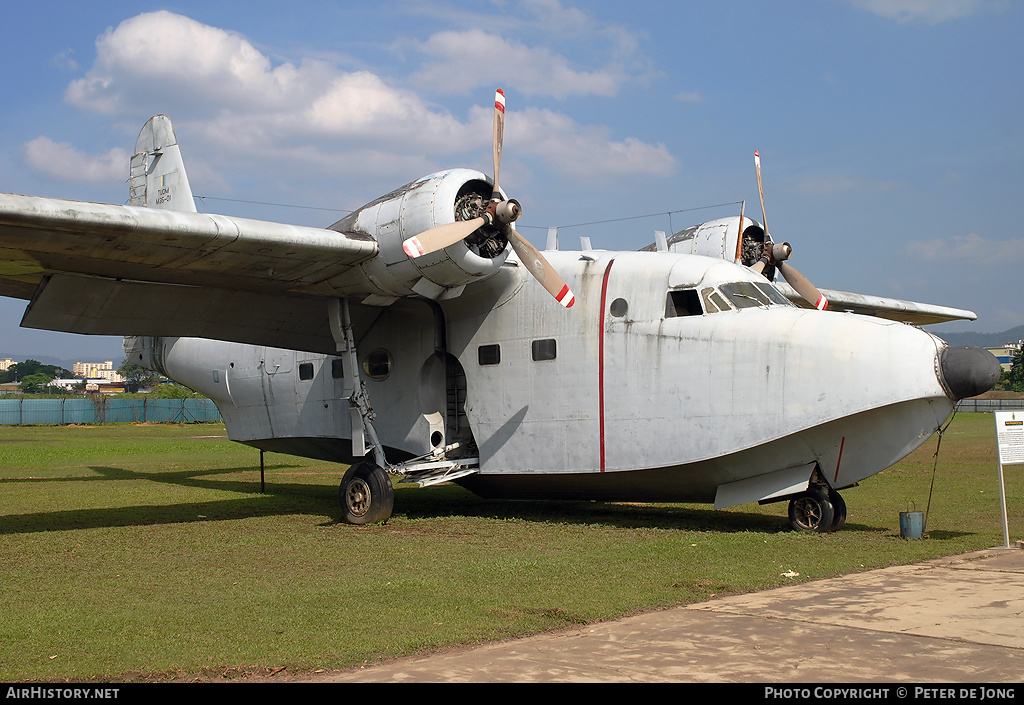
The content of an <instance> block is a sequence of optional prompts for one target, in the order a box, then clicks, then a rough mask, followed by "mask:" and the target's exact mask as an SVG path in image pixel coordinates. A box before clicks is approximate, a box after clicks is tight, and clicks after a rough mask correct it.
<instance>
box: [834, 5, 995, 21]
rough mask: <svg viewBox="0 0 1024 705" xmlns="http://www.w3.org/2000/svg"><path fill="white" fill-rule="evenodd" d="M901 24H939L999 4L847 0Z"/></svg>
mask: <svg viewBox="0 0 1024 705" xmlns="http://www.w3.org/2000/svg"><path fill="white" fill-rule="evenodd" d="M846 2H849V3H850V4H851V5H854V6H856V7H859V8H861V9H864V10H867V11H869V12H873V13H874V14H876V15H879V16H880V17H884V18H886V19H890V20H895V21H896V22H899V23H900V24H911V23H916V22H924V23H925V24H939V23H940V22H947V21H949V20H955V19H959V18H961V17H967V16H969V15H973V14H976V13H978V12H980V11H982V10H985V9H989V8H994V7H996V6H997V5H996V4H995V3H993V2H992V0H846Z"/></svg>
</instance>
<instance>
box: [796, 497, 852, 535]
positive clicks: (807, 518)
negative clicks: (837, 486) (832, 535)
mask: <svg viewBox="0 0 1024 705" xmlns="http://www.w3.org/2000/svg"><path fill="white" fill-rule="evenodd" d="M845 523H846V502H845V501H844V500H843V498H842V497H841V496H840V495H839V493H838V492H836V491H835V490H833V489H831V488H827V489H826V488H823V487H819V486H812V487H810V488H808V489H807V490H806V491H804V492H801V493H800V494H798V495H797V496H796V497H794V498H793V499H791V500H790V501H789V524H790V526H792V527H793V529H794V530H795V531H803V532H808V533H811V532H817V533H827V532H831V531H839V529H841V528H842V527H843V524H845Z"/></svg>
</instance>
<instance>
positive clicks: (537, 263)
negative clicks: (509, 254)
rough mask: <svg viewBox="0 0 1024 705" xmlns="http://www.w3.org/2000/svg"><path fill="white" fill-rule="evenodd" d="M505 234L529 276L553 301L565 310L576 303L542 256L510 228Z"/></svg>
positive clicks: (570, 292) (574, 298) (566, 285)
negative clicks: (535, 280) (531, 276)
mask: <svg viewBox="0 0 1024 705" xmlns="http://www.w3.org/2000/svg"><path fill="white" fill-rule="evenodd" d="M505 233H506V234H507V235H508V241H509V242H511V243H512V249H514V250H515V251H516V254H517V255H519V259H521V260H522V261H523V264H524V265H526V268H527V269H528V270H530V274H532V275H533V276H534V278H536V279H537V281H538V282H540V285H541V286H543V287H544V288H545V289H546V290H547V292H548V293H549V294H551V295H552V296H554V297H555V301H557V302H558V303H560V304H562V306H565V307H566V308H571V307H572V305H573V304H574V303H576V297H575V296H574V295H573V293H572V290H571V289H569V285H568V284H566V283H565V281H563V280H562V277H560V276H558V272H556V271H555V268H554V267H552V266H551V264H550V263H549V262H548V261H547V260H546V259H545V258H544V255H542V254H541V253H540V251H539V250H538V249H537V248H536V247H534V246H533V245H531V244H530V243H529V242H528V241H527V240H526V239H525V238H523V237H520V235H519V233H517V232H516V231H515V230H513V229H512V228H505Z"/></svg>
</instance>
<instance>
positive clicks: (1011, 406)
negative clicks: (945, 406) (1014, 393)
mask: <svg viewBox="0 0 1024 705" xmlns="http://www.w3.org/2000/svg"><path fill="white" fill-rule="evenodd" d="M960 411H962V412H964V413H972V412H979V413H989V412H992V411H1024V399H964V400H963V401H961V402H960Z"/></svg>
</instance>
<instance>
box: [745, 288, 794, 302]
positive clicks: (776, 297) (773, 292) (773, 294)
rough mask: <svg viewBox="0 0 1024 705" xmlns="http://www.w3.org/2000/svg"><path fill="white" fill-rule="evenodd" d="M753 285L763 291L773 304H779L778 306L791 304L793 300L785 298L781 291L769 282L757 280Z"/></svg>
mask: <svg viewBox="0 0 1024 705" xmlns="http://www.w3.org/2000/svg"><path fill="white" fill-rule="evenodd" d="M754 286H756V287H757V288H758V289H760V290H761V291H762V292H764V295H765V296H767V297H768V298H769V299H770V300H771V302H772V303H773V304H779V305H780V306H792V305H793V302H792V301H790V300H789V299H787V298H786V297H785V296H783V295H782V292H780V291H779V290H778V289H776V288H775V287H774V286H772V285H771V284H768V283H767V282H765V283H761V282H758V283H757V284H755V285H754Z"/></svg>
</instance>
